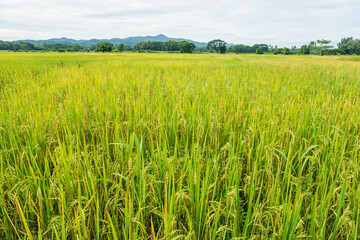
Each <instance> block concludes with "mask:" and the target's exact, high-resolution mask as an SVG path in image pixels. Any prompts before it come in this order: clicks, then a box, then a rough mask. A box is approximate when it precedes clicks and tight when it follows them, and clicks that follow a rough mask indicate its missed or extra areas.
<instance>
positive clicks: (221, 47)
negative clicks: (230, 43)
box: [207, 39, 226, 54]
mask: <svg viewBox="0 0 360 240" xmlns="http://www.w3.org/2000/svg"><path fill="white" fill-rule="evenodd" d="M207 49H208V50H209V51H214V52H216V53H221V54H224V53H226V42H225V41H223V40H221V39H215V40H212V41H210V42H209V43H208V45H207Z"/></svg>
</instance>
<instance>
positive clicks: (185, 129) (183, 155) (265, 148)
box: [0, 52, 360, 239]
mask: <svg viewBox="0 0 360 240" xmlns="http://www.w3.org/2000/svg"><path fill="white" fill-rule="evenodd" d="M214 63H216V64H214ZM359 64H360V58H359V57H354V56H351V57H344V56H343V57H341V58H339V57H329V58H321V57H317V56H294V57H287V56H272V55H261V56H260V55H233V54H231V55H230V54H229V55H223V56H221V57H219V56H217V55H214V54H201V55H195V54H194V55H189V54H138V53H122V54H108V53H104V54H95V53H88V54H77V53H62V54H58V53H16V54H15V53H8V52H2V53H0V91H1V94H0V102H1V104H0V200H1V201H0V206H1V207H0V238H1V239H267V238H268V239H357V238H358V237H359V234H360V227H359V217H360V211H359V209H360V208H359V203H360V184H359V183H360V164H359V161H360V154H359V153H360V132H359V129H360V125H359V123H360V115H359V110H358V109H359V104H360V100H359V99H360V95H359V93H360V85H359V66H360V65H359Z"/></svg>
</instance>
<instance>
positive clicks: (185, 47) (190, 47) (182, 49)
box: [178, 41, 195, 53]
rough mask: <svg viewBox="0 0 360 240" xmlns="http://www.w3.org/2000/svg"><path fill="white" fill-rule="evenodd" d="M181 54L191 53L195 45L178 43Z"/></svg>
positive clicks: (183, 42) (184, 42)
mask: <svg viewBox="0 0 360 240" xmlns="http://www.w3.org/2000/svg"><path fill="white" fill-rule="evenodd" d="M178 44H179V48H180V52H181V53H192V52H193V51H194V49H195V44H194V43H192V42H187V41H180V42H178Z"/></svg>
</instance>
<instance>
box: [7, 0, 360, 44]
mask: <svg viewBox="0 0 360 240" xmlns="http://www.w3.org/2000/svg"><path fill="white" fill-rule="evenodd" d="M160 33H162V34H165V35H167V36H169V37H181V38H188V39H192V40H196V41H204V42H207V41H209V40H212V39H214V38H221V39H223V40H225V41H227V42H231V43H244V44H254V43H267V44H272V45H279V46H293V45H297V46H300V45H301V44H303V43H308V42H309V41H311V40H316V39H329V40H332V41H334V42H338V41H339V40H340V39H341V38H342V37H347V36H353V37H355V38H360V0H316V1H315V0H296V1H291V0H231V1H230V0H207V1H206V0H181V1H180V0H127V1H124V0H101V1H100V0H99V1H93V0H31V1H30V0H0V39H2V40H19V39H48V38H54V37H68V38H74V39H90V38H114V37H119V38H125V37H129V36H146V35H157V34H160Z"/></svg>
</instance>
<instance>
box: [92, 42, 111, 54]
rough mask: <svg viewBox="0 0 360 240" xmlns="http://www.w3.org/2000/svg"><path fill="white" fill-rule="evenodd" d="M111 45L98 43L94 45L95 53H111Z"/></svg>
mask: <svg viewBox="0 0 360 240" xmlns="http://www.w3.org/2000/svg"><path fill="white" fill-rule="evenodd" d="M113 47H114V46H113V45H112V44H111V43H109V42H99V43H98V44H97V45H96V49H95V52H111V50H112V49H113Z"/></svg>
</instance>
